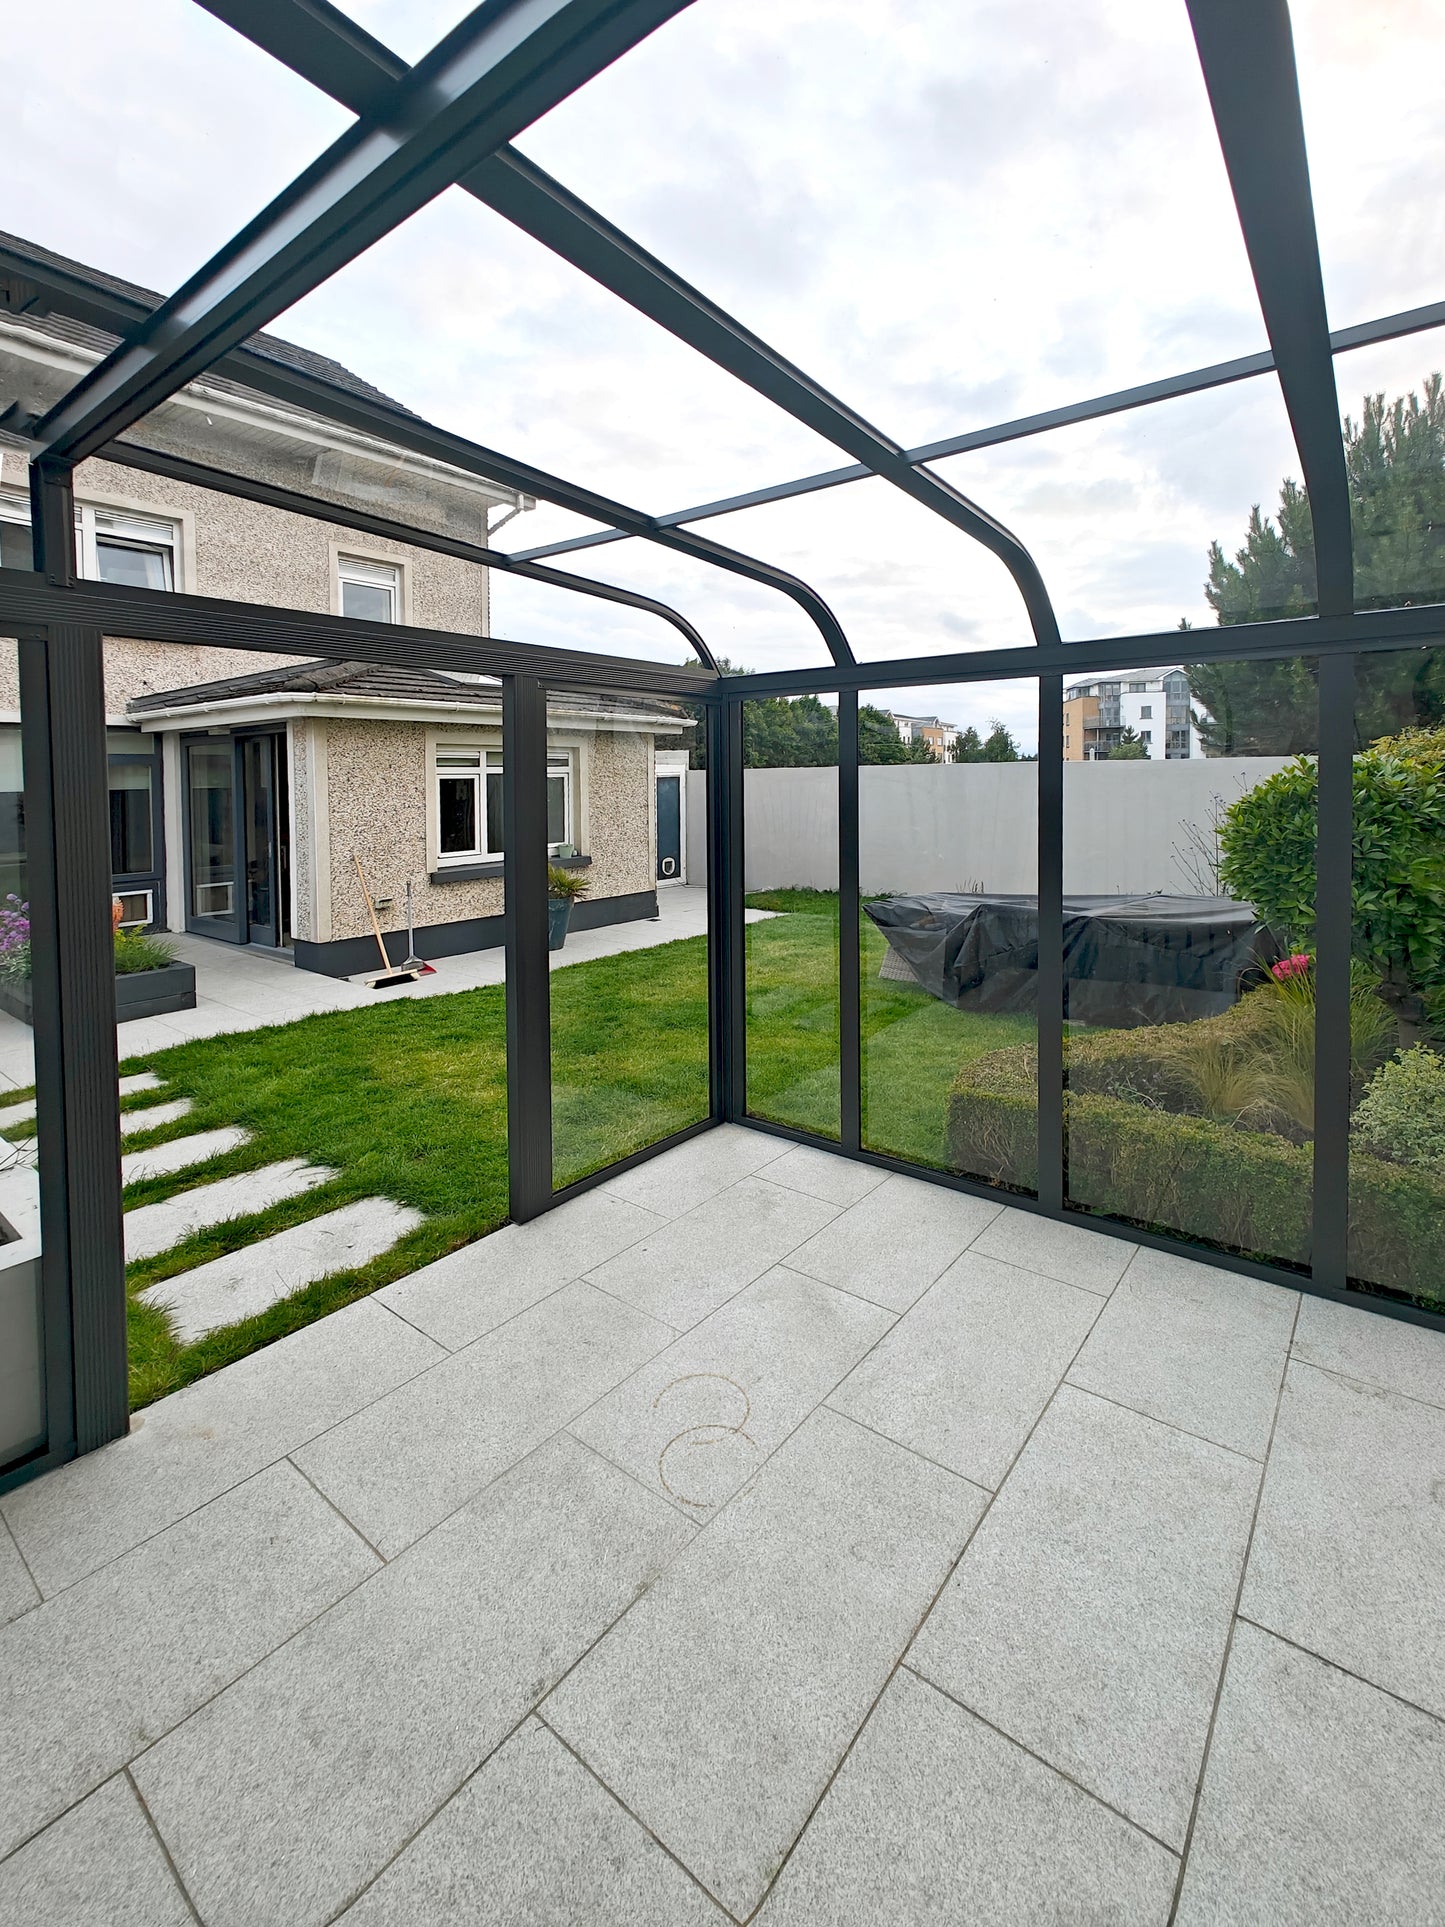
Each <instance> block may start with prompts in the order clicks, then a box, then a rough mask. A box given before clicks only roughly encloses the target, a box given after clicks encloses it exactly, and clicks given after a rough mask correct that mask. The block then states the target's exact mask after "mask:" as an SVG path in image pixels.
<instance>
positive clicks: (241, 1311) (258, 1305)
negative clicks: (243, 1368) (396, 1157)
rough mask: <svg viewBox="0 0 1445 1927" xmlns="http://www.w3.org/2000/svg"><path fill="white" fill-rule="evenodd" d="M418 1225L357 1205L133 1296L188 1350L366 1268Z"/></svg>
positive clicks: (403, 1212)
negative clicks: (326, 1281) (161, 1317)
mask: <svg viewBox="0 0 1445 1927" xmlns="http://www.w3.org/2000/svg"><path fill="white" fill-rule="evenodd" d="M421 1222H422V1214H421V1213H420V1211H413V1210H412V1209H411V1208H410V1207H409V1206H408V1205H403V1204H395V1203H393V1201H392V1200H391V1199H390V1198H360V1199H358V1200H357V1202H356V1203H354V1204H344V1205H342V1206H341V1207H340V1208H339V1209H338V1210H335V1211H325V1212H323V1213H322V1214H321V1215H320V1216H319V1217H316V1218H308V1219H306V1221H305V1222H304V1223H303V1224H293V1225H291V1226H289V1227H288V1228H287V1229H286V1230H285V1231H276V1232H273V1233H272V1234H271V1236H270V1237H269V1238H258V1239H257V1240H256V1242H255V1243H254V1244H250V1245H246V1246H244V1247H243V1248H242V1249H241V1250H240V1251H230V1252H227V1253H226V1255H225V1256H224V1257H222V1258H212V1259H209V1260H208V1261H207V1262H206V1263H205V1264H203V1265H196V1266H195V1267H194V1268H193V1269H192V1270H190V1271H182V1272H178V1273H177V1274H176V1276H175V1277H174V1278H166V1279H163V1280H162V1281H161V1283H160V1284H158V1285H150V1286H148V1287H147V1288H146V1290H144V1291H140V1292H137V1293H136V1296H137V1298H139V1299H140V1301H141V1303H142V1304H147V1305H154V1306H156V1307H157V1308H158V1309H160V1310H162V1311H164V1312H165V1313H166V1314H167V1316H168V1317H169V1319H170V1323H171V1330H172V1331H173V1332H174V1333H175V1335H176V1337H177V1338H178V1339H179V1340H180V1342H181V1343H182V1344H183V1345H189V1344H192V1343H193V1342H194V1341H195V1340H196V1339H198V1338H204V1337H205V1335H206V1333H207V1332H211V1331H216V1330H218V1329H219V1327H220V1326H222V1325H234V1324H235V1323H236V1322H237V1321H238V1320H239V1319H242V1318H254V1317H255V1316H256V1315H257V1314H258V1313H259V1312H263V1311H269V1310H270V1308H271V1306H272V1305H274V1304H276V1303H278V1302H279V1301H280V1300H281V1299H282V1298H289V1297H290V1296H291V1294H292V1292H293V1291H300V1290H301V1289H302V1288H303V1287H304V1286H306V1285H310V1284H314V1283H315V1282H316V1280H317V1279H318V1278H329V1277H330V1276H331V1275H332V1274H333V1273H334V1272H338V1271H350V1270H352V1269H353V1268H355V1267H357V1266H360V1265H365V1264H369V1263H370V1262H371V1260H372V1259H373V1258H377V1257H379V1256H380V1255H381V1253H382V1252H383V1251H389V1250H390V1249H391V1247H392V1246H393V1245H394V1244H395V1243H396V1242H397V1241H398V1239H400V1238H404V1237H405V1236H406V1234H407V1233H408V1232H409V1231H415V1230H416V1228H417V1226H418V1225H419V1224H420V1223H421Z"/></svg>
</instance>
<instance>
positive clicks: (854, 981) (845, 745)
mask: <svg viewBox="0 0 1445 1927" xmlns="http://www.w3.org/2000/svg"><path fill="white" fill-rule="evenodd" d="M858 895H859V884H858V691H857V690H856V689H840V690H839V692H838V1084H839V1094H840V1100H841V1101H840V1113H839V1120H838V1122H839V1126H840V1130H841V1148H842V1149H843V1150H844V1151H857V1150H859V1149H860V1148H861V1146H862V1142H863V1039H862V1022H863V1013H862V991H861V981H860V968H861V965H860V959H859V955H858Z"/></svg>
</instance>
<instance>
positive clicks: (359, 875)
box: [351, 850, 391, 970]
mask: <svg viewBox="0 0 1445 1927" xmlns="http://www.w3.org/2000/svg"><path fill="white" fill-rule="evenodd" d="M351 860H352V862H353V863H354V864H355V865H356V880H357V882H358V883H359V884H360V885H361V894H362V895H363V896H364V897H365V898H366V909H367V914H368V915H369V916H370V918H371V927H372V929H373V930H374V931H375V932H376V947H377V949H378V950H379V951H380V952H381V961H382V966H383V968H384V969H386V970H390V969H391V958H390V957H388V956H387V954H386V939H385V937H383V936H382V934H381V925H380V924H379V923H378V922H377V920H376V905H375V904H374V903H373V902H372V900H371V892H370V890H368V889H367V887H366V874H365V872H364V871H363V869H362V867H361V858H360V857H359V856H358V855H357V854H356V852H355V850H353V851H352V852H351Z"/></svg>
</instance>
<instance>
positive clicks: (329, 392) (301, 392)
mask: <svg viewBox="0 0 1445 1927" xmlns="http://www.w3.org/2000/svg"><path fill="white" fill-rule="evenodd" d="M0 269H4V270H5V271H6V272H7V273H8V274H10V275H12V276H14V277H15V278H17V279H19V280H22V281H25V282H28V283H29V284H30V285H32V286H33V287H34V288H36V289H37V290H38V291H39V292H40V294H41V295H42V296H43V297H44V299H45V301H46V302H47V303H48V305H49V306H50V307H51V308H52V309H53V310H54V311H55V312H57V313H60V314H68V315H73V316H75V317H76V319H78V320H81V321H87V322H89V323H90V325H91V326H92V327H95V328H102V329H104V330H105V331H106V332H107V333H110V334H115V335H120V336H125V335H127V334H129V333H131V332H132V331H133V330H135V329H137V328H139V327H140V326H141V325H142V324H143V323H144V321H145V319H146V317H147V316H148V315H149V314H151V313H152V312H153V310H152V309H151V308H149V307H148V306H147V305H146V304H145V303H144V302H142V301H140V300H138V299H137V298H136V296H135V295H134V294H132V293H126V292H122V291H120V290H117V289H114V288H112V287H110V286H109V285H108V284H107V282H106V281H105V280H104V279H103V278H102V277H99V276H95V275H87V274H82V273H81V272H80V271H79V270H78V269H77V268H76V267H75V265H74V264H72V263H68V262H66V263H59V262H51V261H46V260H42V259H40V258H38V257H36V256H32V255H30V254H28V253H22V252H20V251H17V250H16V249H14V248H8V247H6V246H4V245H3V244H0ZM213 372H214V373H216V374H219V375H225V376H226V377H228V378H229V379H230V380H232V381H237V382H240V383H241V384H242V385H243V386H244V387H246V388H249V389H252V390H254V391H255V392H256V393H257V394H264V395H269V396H270V397H271V398H272V399H273V400H276V401H281V402H285V403H287V404H288V405H289V406H291V407H293V408H297V409H301V410H304V411H305V412H306V413H308V414H312V415H317V416H319V417H321V418H322V419H323V420H326V421H334V422H339V423H341V424H342V425H343V426H344V427H347V428H352V429H355V430H357V431H358V432H359V433H361V434H366V435H373V436H376V437H377V438H378V439H379V440H382V441H386V442H388V443H390V444H391V445H392V446H394V447H399V448H409V449H411V450H412V451H413V452H414V453H416V454H420V455H429V456H431V457H432V458H433V459H434V460H438V461H442V462H446V463H449V464H450V465H451V466H452V467H453V468H459V469H462V470H463V471H464V472H465V473H466V474H469V475H476V476H479V477H481V479H482V480H484V481H494V482H500V483H502V484H503V485H504V486H506V487H509V488H514V489H518V490H520V491H521V492H522V493H523V494H527V495H535V496H536V497H537V498H538V499H539V500H540V501H544V502H551V503H552V504H554V506H556V507H558V508H564V509H568V510H570V511H571V512H572V513H573V514H576V515H582V516H585V517H586V518H587V519H588V520H589V521H593V522H603V523H606V524H608V525H609V526H610V527H611V528H613V529H616V530H617V531H618V532H619V533H620V534H621V535H622V536H637V537H639V538H640V539H641V540H643V541H648V542H656V543H658V544H660V545H661V546H662V547H664V548H669V549H676V550H677V551H678V553H679V554H682V555H688V556H691V557H693V559H694V560H696V561H700V562H708V563H711V564H712V565H713V566H714V567H716V568H720V569H726V570H727V571H728V572H729V573H730V574H732V575H737V576H741V577H742V578H743V579H744V580H745V581H748V582H756V583H758V584H759V585H760V586H761V587H763V588H766V589H774V590H776V591H777V592H778V593H779V594H780V595H785V596H787V597H788V598H789V600H790V601H792V602H794V603H795V604H796V605H797V606H798V608H800V609H801V610H802V611H803V613H804V615H805V616H807V618H808V620H809V621H810V622H811V623H812V624H813V626H814V628H816V629H817V631H818V633H819V635H820V636H821V638H822V640H823V645H824V647H825V648H826V649H827V651H828V654H829V656H830V657H831V658H832V660H833V661H834V662H835V663H838V664H840V665H843V666H847V665H849V664H851V663H852V661H853V651H852V650H851V648H850V647H849V645H848V638H847V637H846V636H845V635H844V633H843V629H842V625H841V624H840V623H839V621H838V618H837V617H836V616H835V615H834V614H833V611H832V610H831V609H830V608H829V607H828V604H827V603H826V602H825V601H824V600H823V598H822V596H820V595H819V594H818V592H817V590H816V589H814V588H812V587H811V586H810V585H809V584H808V583H806V582H804V581H803V580H802V578H801V577H799V576H796V575H792V574H790V573H789V572H788V571H787V570H786V569H780V568H778V567H776V566H775V565H774V564H773V563H771V562H762V561H759V560H758V559H757V558H755V557H753V556H749V555H744V554H743V553H742V552H741V551H740V550H738V549H730V548H727V547H725V546H724V545H723V544H722V543H721V542H713V541H711V540H710V539H709V538H708V537H706V536H702V535H696V534H693V533H692V532H691V531H690V530H685V529H665V528H663V527H662V526H661V524H659V523H658V522H657V521H656V520H655V519H654V518H653V517H652V516H650V515H644V514H643V513H642V512H641V510H639V509H633V508H628V507H626V506H625V505H624V504H623V503H621V502H613V501H609V500H608V498H607V497H606V496H602V495H597V494H594V493H593V492H592V491H591V490H590V489H583V488H579V487H577V486H575V485H574V484H572V483H570V482H565V481H563V480H561V479H560V478H559V477H557V476H554V475H549V474H547V473H546V472H545V471H544V470H542V469H539V468H533V467H531V466H530V465H529V464H526V463H522V462H517V461H514V460H513V459H512V458H511V457H510V456H507V455H503V454H500V453H499V452H497V451H496V450H493V449H488V448H483V447H481V446H480V445H479V444H477V443H474V442H469V441H466V440H465V439H464V438H463V437H462V436H460V435H453V434H450V433H449V432H448V431H446V430H445V429H441V428H435V427H433V426H432V424H431V423H429V422H426V421H424V420H423V419H422V417H421V416H420V415H413V414H411V413H410V412H409V411H408V410H407V409H404V408H398V407H390V406H387V405H385V404H384V403H382V402H380V401H372V400H370V399H368V398H367V397H365V396H362V395H357V394H353V393H352V392H351V390H349V389H342V388H336V387H333V386H332V385H331V384H330V383H329V382H326V381H324V380H322V379H321V378H320V377H319V376H316V375H312V374H309V373H308V372H307V371H306V370H305V369H302V368H298V367H296V366H295V365H294V364H293V363H291V362H288V361H281V360H279V359H277V358H276V357H275V356H273V355H271V354H268V353H266V352H265V351H264V350H263V349H261V348H258V347H256V346H255V345H254V344H252V345H247V346H242V347H239V348H233V349H232V350H231V352H230V353H229V354H226V355H223V356H221V358H220V359H219V360H218V361H217V362H216V363H215V364H214V369H213ZM6 425H7V427H10V428H11V429H12V432H15V433H17V434H22V435H23V433H24V429H23V426H22V425H20V424H18V423H7V424H6ZM134 446H136V444H133V443H130V442H126V441H117V442H114V443H112V444H111V445H110V446H109V447H108V448H107V449H105V450H104V451H103V452H104V453H105V455H106V456H107V457H110V456H112V455H113V456H114V459H116V460H117V461H121V462H124V461H126V460H127V459H128V456H127V453H126V451H127V450H128V449H131V448H132V447H134ZM516 559H517V560H519V561H523V562H530V561H532V560H533V559H534V558H532V557H530V556H519V557H517V558H516Z"/></svg>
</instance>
